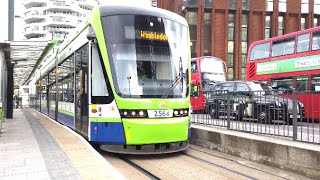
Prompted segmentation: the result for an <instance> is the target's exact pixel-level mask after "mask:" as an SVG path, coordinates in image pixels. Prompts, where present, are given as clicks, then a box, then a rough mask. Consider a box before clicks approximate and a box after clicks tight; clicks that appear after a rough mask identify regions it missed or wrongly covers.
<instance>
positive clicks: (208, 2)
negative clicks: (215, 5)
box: [204, 0, 212, 8]
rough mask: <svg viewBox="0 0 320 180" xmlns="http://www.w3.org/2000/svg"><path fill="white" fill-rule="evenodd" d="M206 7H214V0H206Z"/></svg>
mask: <svg viewBox="0 0 320 180" xmlns="http://www.w3.org/2000/svg"><path fill="white" fill-rule="evenodd" d="M204 7H205V8H212V0H205V2H204Z"/></svg>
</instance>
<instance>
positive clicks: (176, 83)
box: [161, 74, 182, 98]
mask: <svg viewBox="0 0 320 180" xmlns="http://www.w3.org/2000/svg"><path fill="white" fill-rule="evenodd" d="M180 81H182V77H181V76H180V74H179V75H178V76H177V77H176V79H175V80H174V82H173V83H172V85H171V87H170V88H169V89H167V90H166V92H165V93H164V94H163V95H162V96H161V98H166V97H167V96H168V94H169V92H170V91H172V90H173V89H174V88H175V87H176V86H177V85H178V84H179V82H180Z"/></svg>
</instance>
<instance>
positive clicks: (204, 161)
mask: <svg viewBox="0 0 320 180" xmlns="http://www.w3.org/2000/svg"><path fill="white" fill-rule="evenodd" d="M182 154H183V155H185V156H187V157H189V158H192V159H194V160H197V161H200V162H203V163H206V164H209V165H211V166H215V167H218V168H221V169H223V170H225V171H229V172H232V173H235V174H237V175H240V176H242V177H244V178H247V179H250V180H257V178H254V177H252V176H248V175H245V174H243V173H241V172H238V171H235V170H232V169H229V168H227V167H224V166H222V165H219V164H216V163H213V162H210V161H207V160H205V159H202V158H199V157H196V156H193V155H190V154H187V153H185V152H183V153H182Z"/></svg>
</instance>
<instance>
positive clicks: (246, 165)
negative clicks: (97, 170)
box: [99, 146, 306, 180]
mask: <svg viewBox="0 0 320 180" xmlns="http://www.w3.org/2000/svg"><path fill="white" fill-rule="evenodd" d="M99 152H100V154H101V155H102V156H103V157H104V158H105V159H106V160H107V161H109V162H110V164H112V165H113V166H114V167H115V168H117V169H118V170H119V172H120V173H122V174H123V175H124V177H126V178H127V179H195V178H197V177H205V178H207V179H239V180H240V179H250V180H256V179H261V178H263V179H279V180H283V179H285V180H287V179H300V180H302V179H306V178H303V177H301V176H299V175H297V176H296V175H294V174H292V173H290V172H285V171H283V170H281V169H277V168H273V167H268V166H266V165H261V164H257V163H254V162H250V161H247V160H244V159H241V158H238V157H234V156H231V155H225V156H224V154H223V153H220V152H215V151H212V152H211V151H210V150H206V149H204V148H201V147H197V146H190V147H189V148H188V149H187V150H186V151H184V152H178V153H173V154H161V155H125V154H114V153H108V152H105V151H101V150H100V151H99Z"/></svg>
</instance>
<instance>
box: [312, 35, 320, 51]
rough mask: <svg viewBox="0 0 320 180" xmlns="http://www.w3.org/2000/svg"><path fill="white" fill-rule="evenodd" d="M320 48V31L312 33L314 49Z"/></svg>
mask: <svg viewBox="0 0 320 180" xmlns="http://www.w3.org/2000/svg"><path fill="white" fill-rule="evenodd" d="M319 49H320V31H317V32H314V33H313V34H312V50H319Z"/></svg>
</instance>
